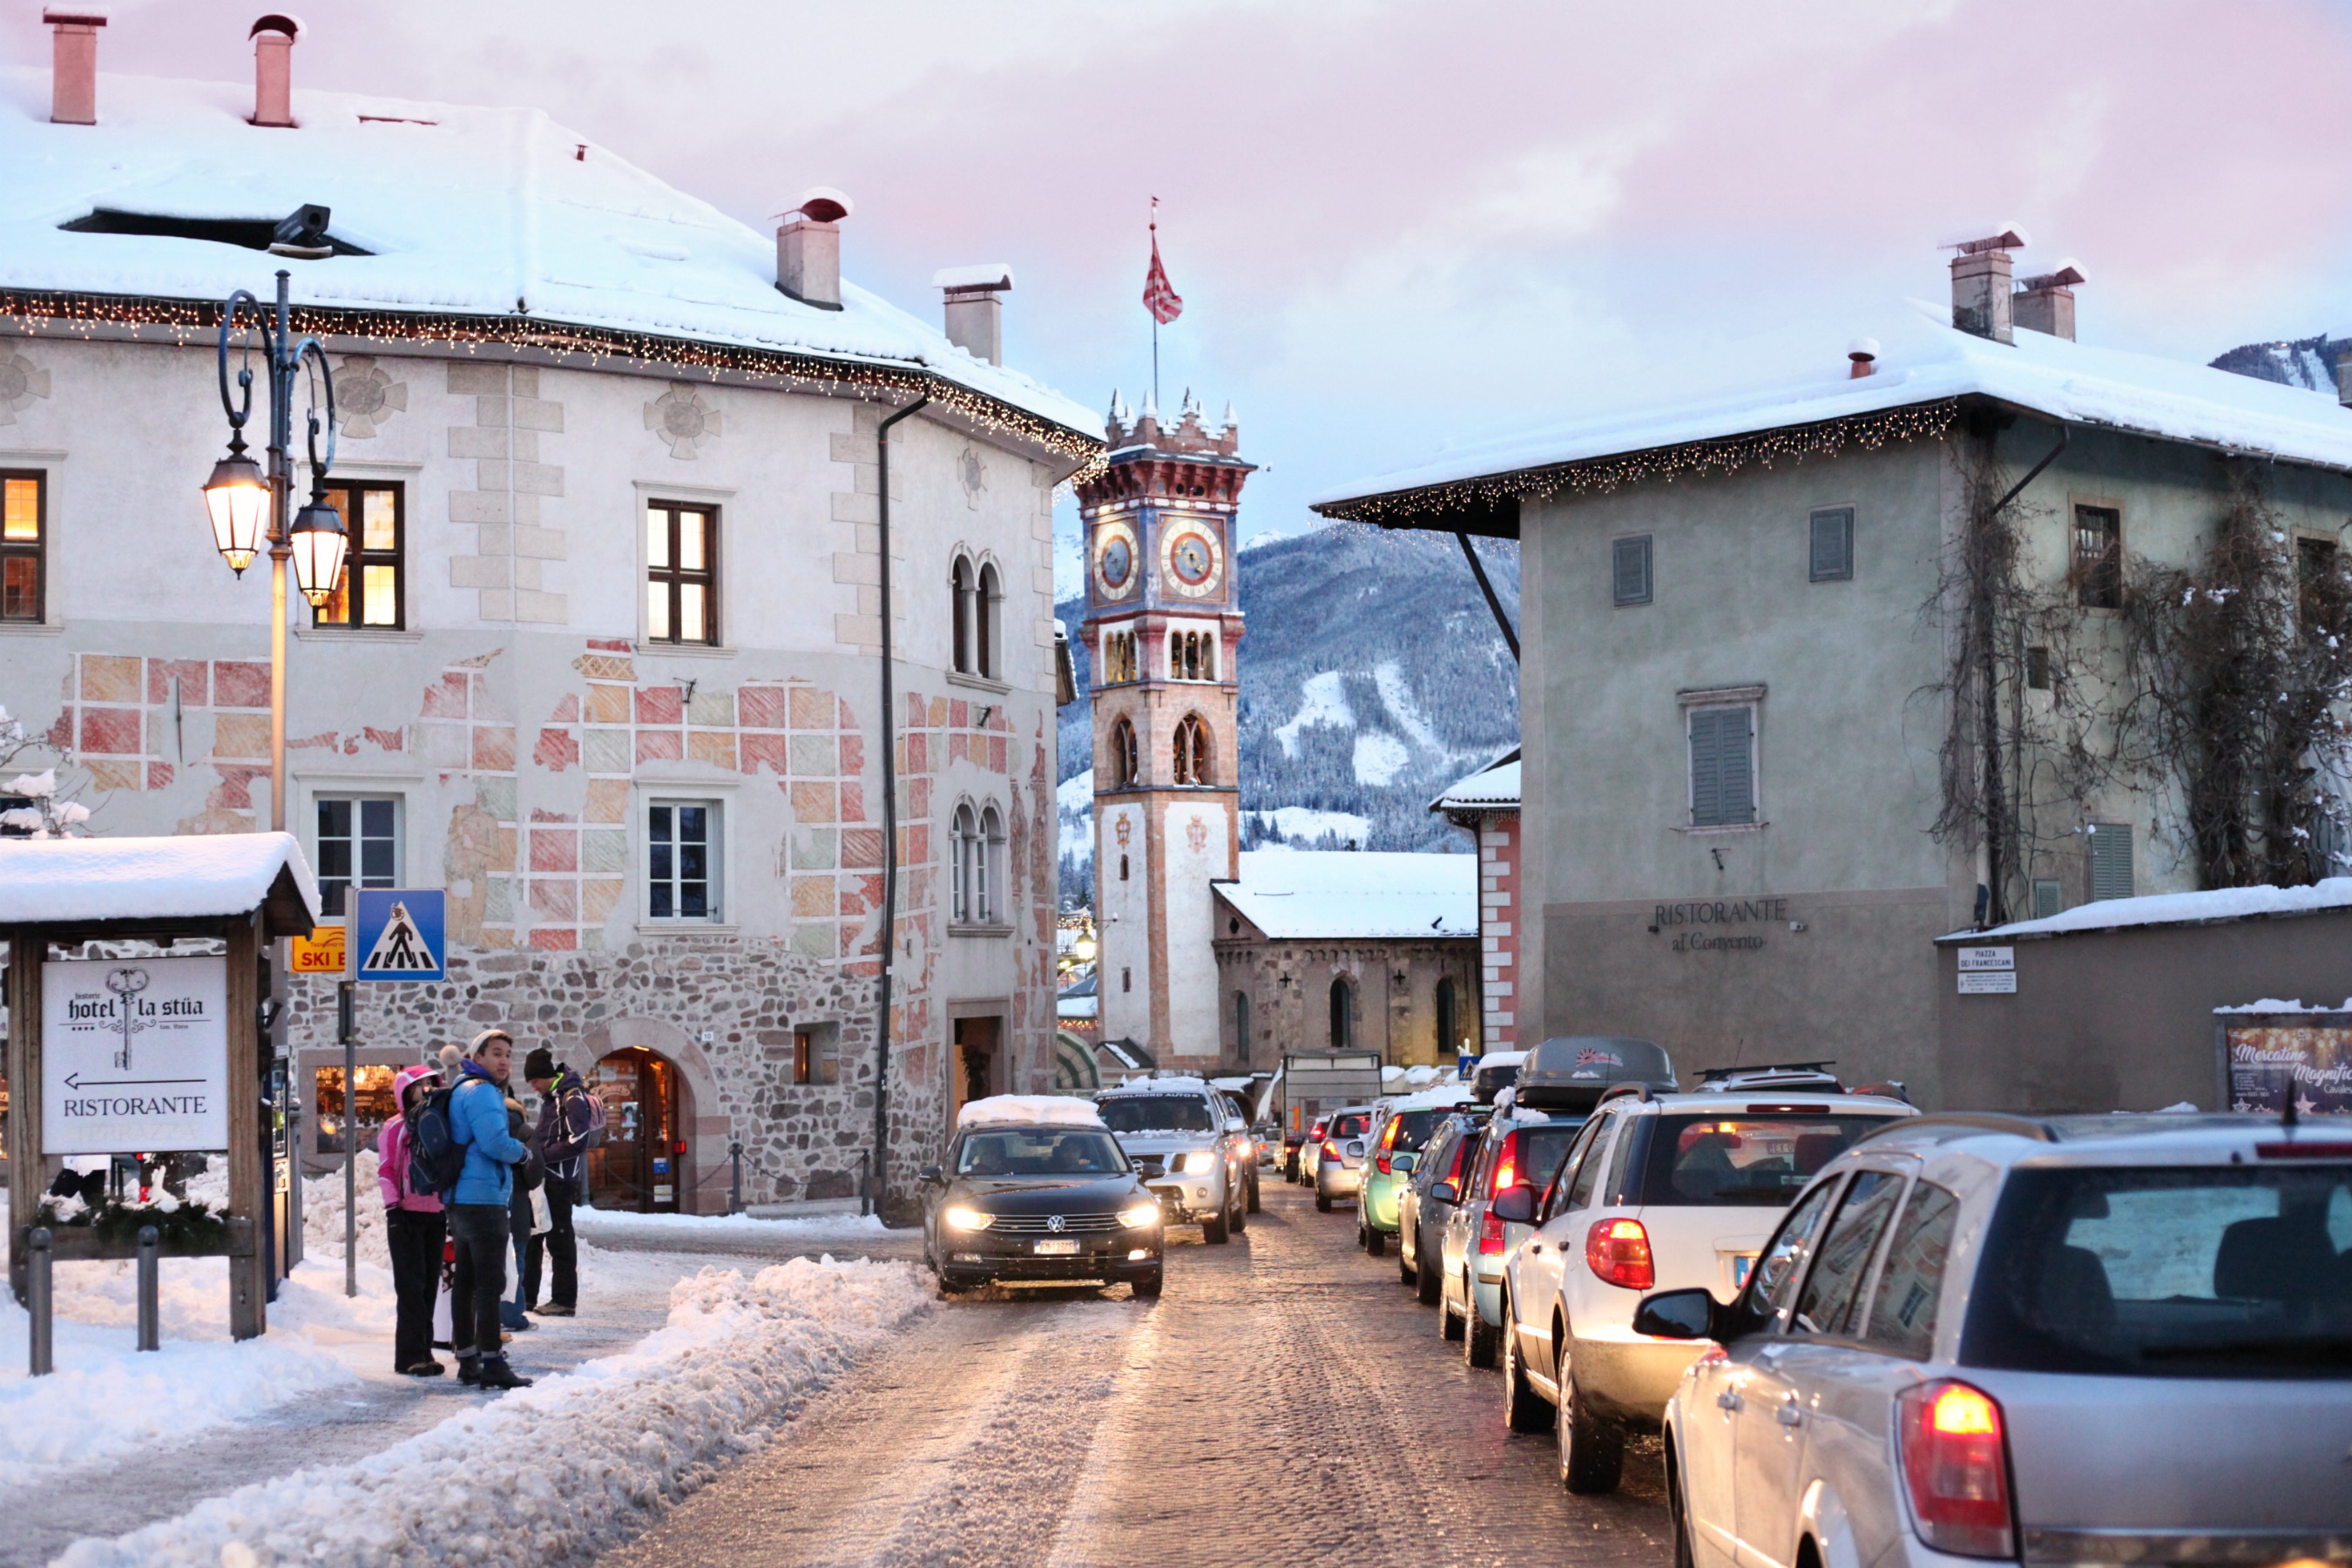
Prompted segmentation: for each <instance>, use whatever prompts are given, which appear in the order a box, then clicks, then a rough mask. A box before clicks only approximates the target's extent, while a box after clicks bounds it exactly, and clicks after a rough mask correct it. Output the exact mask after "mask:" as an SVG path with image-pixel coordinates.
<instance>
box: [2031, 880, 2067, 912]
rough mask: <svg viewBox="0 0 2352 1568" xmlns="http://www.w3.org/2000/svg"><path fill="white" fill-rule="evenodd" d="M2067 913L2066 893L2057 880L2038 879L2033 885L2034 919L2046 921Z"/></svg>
mask: <svg viewBox="0 0 2352 1568" xmlns="http://www.w3.org/2000/svg"><path fill="white" fill-rule="evenodd" d="M2065 912H2066V893H2065V889H2063V888H2061V887H2060V886H2059V885H2058V883H2057V881H2056V879H2053V878H2049V877H2042V878H2037V879H2035V881H2034V884H2033V918H2034V919H2035V920H2038V921H2046V920H2048V919H2049V918H2050V917H2051V916H2052V915H2057V914H2063V913H2065Z"/></svg>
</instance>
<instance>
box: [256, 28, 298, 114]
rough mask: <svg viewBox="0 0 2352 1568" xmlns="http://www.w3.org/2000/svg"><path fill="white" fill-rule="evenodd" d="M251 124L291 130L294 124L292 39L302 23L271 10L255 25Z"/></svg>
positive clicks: (295, 37) (296, 36) (295, 36)
mask: <svg viewBox="0 0 2352 1568" xmlns="http://www.w3.org/2000/svg"><path fill="white" fill-rule="evenodd" d="M301 36H302V23H301V21H300V20H299V18H297V17H293V16H287V15H286V14H285V13H284V12H282V11H272V12H271V13H270V14H269V15H268V16H264V17H262V18H261V19H260V20H259V21H257V22H256V23H254V25H253V31H252V32H251V33H249V34H248V35H247V37H250V38H252V39H253V122H254V123H255V124H256V125H276V126H281V127H286V128H289V129H290V128H291V127H292V126H293V124H294V40H295V39H297V38H299V37H301Z"/></svg>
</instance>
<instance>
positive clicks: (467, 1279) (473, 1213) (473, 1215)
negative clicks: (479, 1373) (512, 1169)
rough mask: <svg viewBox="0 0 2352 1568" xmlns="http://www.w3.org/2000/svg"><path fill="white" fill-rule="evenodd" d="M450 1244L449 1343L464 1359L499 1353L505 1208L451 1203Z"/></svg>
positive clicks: (446, 1210)
mask: <svg viewBox="0 0 2352 1568" xmlns="http://www.w3.org/2000/svg"><path fill="white" fill-rule="evenodd" d="M442 1212H443V1213H445V1214H446V1215H448V1216H449V1239H450V1240H452V1241H454V1242H456V1243H457V1277H456V1278H455V1279H452V1280H451V1281H450V1285H449V1344H450V1348H452V1349H453V1350H455V1351H456V1352H457V1355H458V1358H459V1359H460V1360H463V1359H464V1358H465V1357H467V1356H470V1355H475V1354H481V1355H487V1356H495V1355H498V1354H499V1297H501V1296H503V1295H505V1294H506V1293H507V1246H508V1242H507V1234H508V1232H507V1206H506V1205H504V1204H450V1205H447V1206H446V1208H444V1210H443V1211H442Z"/></svg>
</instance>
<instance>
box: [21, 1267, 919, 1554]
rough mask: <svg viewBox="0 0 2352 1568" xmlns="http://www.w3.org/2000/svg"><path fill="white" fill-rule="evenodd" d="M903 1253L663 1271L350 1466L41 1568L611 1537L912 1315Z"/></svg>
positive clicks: (704, 1476)
mask: <svg viewBox="0 0 2352 1568" xmlns="http://www.w3.org/2000/svg"><path fill="white" fill-rule="evenodd" d="M927 1303H928V1294H927V1292H926V1291H925V1289H924V1288H923V1283H922V1280H921V1278H920V1276H919V1275H918V1273H917V1272H916V1270H915V1269H914V1268H911V1267H909V1266H908V1265H906V1264H903V1263H868V1262H846V1263H837V1262H835V1261H834V1260H833V1259H832V1258H824V1259H822V1260H819V1261H812V1260H810V1259H808V1258H794V1259H793V1260H792V1261H791V1262H789V1263H782V1264H778V1265H776V1266H774V1267H772V1268H762V1269H761V1270H760V1272H759V1273H758V1274H756V1275H754V1276H753V1277H752V1278H751V1279H745V1278H744V1277H743V1275H742V1273H741V1272H740V1270H735V1269H718V1268H704V1269H703V1270H701V1271H700V1272H699V1273H698V1274H696V1275H693V1276H691V1277H689V1278H688V1279H681V1280H679V1281H678V1282H677V1287H676V1288H675V1289H673V1290H672V1292H671V1295H670V1311H669V1321H668V1324H667V1326H666V1327H664V1328H662V1329H661V1330H659V1331H656V1332H655V1333H653V1334H652V1335H650V1336H648V1337H647V1338H646V1340H645V1341H644V1342H641V1343H639V1344H638V1345H636V1346H635V1347H634V1348H633V1349H631V1350H628V1351H626V1352H623V1353H621V1354H619V1355H614V1356H608V1357H606V1358H604V1360H601V1361H595V1362H591V1363H587V1364H586V1365H583V1366H582V1367H580V1368H578V1369H577V1370H576V1371H573V1372H572V1373H564V1374H562V1375H560V1376H556V1377H551V1378H548V1379H545V1380H543V1381H542V1382H541V1384H539V1385H538V1386H536V1387H533V1388H528V1389H522V1390H519V1391H517V1392H515V1393H512V1394H505V1395H502V1396H500V1397H499V1398H498V1399H496V1400H494V1401H489V1402H486V1403H485V1404H484V1405H482V1406H481V1407H480V1408H478V1409H474V1410H469V1411H467V1412H466V1413H465V1414H462V1415H455V1416H452V1417H451V1418H450V1419H448V1420H446V1421H445V1422H443V1423H442V1424H441V1425H440V1426H436V1427H435V1428H434V1429H433V1430H431V1431H430V1432H425V1433H423V1434H421V1435H419V1436H415V1437H412V1438H410V1439H408V1440H407V1441H406V1442H404V1443H401V1444H399V1445H397V1446H395V1447H392V1448H389V1449H387V1450H385V1451H384V1452H383V1453H381V1454H377V1455H374V1456H373V1457H372V1458H368V1459H366V1460H363V1461H362V1462H361V1463H359V1464H355V1465H346V1466H341V1467H338V1468H331V1469H321V1470H301V1471H298V1472H296V1473H295V1474H293V1475H290V1476H285V1477H281V1478H279V1479H275V1480H270V1481H265V1482H261V1483H258V1484H257V1485H254V1486H248V1487H241V1488H239V1489H237V1490H236V1491H234V1492H231V1493H229V1494H228V1495H227V1496H226V1497H218V1498H213V1499H210V1500H207V1501H205V1502H203V1503H200V1504H198V1505H197V1506H196V1507H195V1508H194V1509H192V1510H189V1511H188V1512H187V1513H184V1514H183V1515H181V1516H180V1517H179V1518H177V1519H173V1520H165V1521H162V1522H160V1523H157V1524H152V1525H149V1526H147V1527H146V1528H144V1529H142V1530H138V1531H132V1532H131V1533H130V1534H128V1535H124V1536H121V1537H118V1538H116V1539H114V1540H112V1541H100V1540H89V1541H82V1542H76V1543H75V1544H74V1546H73V1547H71V1548H70V1549H69V1550H68V1551H67V1552H65V1554H64V1555H63V1556H61V1557H60V1558H58V1564H59V1568H131V1565H132V1564H141V1565H145V1564H164V1563H169V1564H187V1565H190V1568H196V1565H202V1568H213V1565H215V1564H230V1565H236V1564H248V1563H249V1564H254V1565H257V1568H262V1565H269V1564H277V1563H297V1562H302V1563H308V1562H314V1561H317V1562H335V1563H350V1564H353V1565H354V1568H359V1565H365V1568H394V1565H410V1564H425V1563H436V1564H437V1563H452V1562H464V1563H477V1564H515V1565H516V1568H523V1565H529V1568H546V1565H548V1564H551V1563H564V1562H572V1561H582V1560H584V1559H586V1558H587V1557H588V1556H590V1555H592V1554H593V1553H594V1552H599V1551H602V1550H604V1549H606V1548H609V1547H612V1546H614V1545H616V1544H618V1543H619V1542H622V1541H624V1540H625V1539H627V1538H628V1537H629V1536H630V1535H632V1534H634V1533H635V1531H636V1530H638V1529H640V1528H642V1527H643V1525H644V1524H646V1522H648V1521H650V1519H651V1518H652V1517H653V1516H654V1515H656V1514H657V1513H659V1512H660V1511H661V1510H664V1509H666V1508H667V1507H668V1506H669V1505H671V1504H673V1503H675V1502H677V1500H680V1499H681V1498H684V1497H686V1496H687V1495H688V1494H689V1493H691V1492H693V1491H694V1490H696V1489H698V1488H699V1487H700V1486H701V1485H702V1484H703V1483H704V1482H706V1481H707V1480H709V1479H710V1478H711V1477H712V1476H713V1475H714V1474H716V1473H717V1471H718V1470H719V1468H721V1467H722V1466H724V1465H725V1464H726V1463H727V1462H728V1461H729V1460H730V1459H732V1458H734V1457H736V1456H737V1455H740V1454H742V1453H745V1452H748V1451H750V1450H751V1449H753V1448H756V1447H759V1446H760V1445H761V1443H762V1442H764V1441H765V1440H766V1438H767V1436H768V1435H769V1432H770V1430H771V1428H772V1425H773V1424H774V1423H775V1422H776V1421H777V1420H778V1419H779V1418H781V1417H782V1415H786V1414H789V1410H788V1405H790V1404H791V1403H792V1402H793V1401H796V1400H798V1399H799V1398H801V1397H803V1396H805V1395H806V1394H810V1393H812V1392H814V1390H816V1389H818V1388H820V1387H822V1386H824V1384H826V1383H828V1382H829V1381H830V1380H831V1379H832V1378H833V1377H834V1376H835V1375H836V1374H837V1373H840V1372H841V1371H842V1370H843V1369H845V1367H847V1366H848V1365H850V1364H851V1363H854V1362H855V1361H856V1360H857V1359H858V1358H859V1357H860V1356H862V1355H864V1354H866V1353H867V1352H870V1351H872V1350H873V1349H874V1348H876V1347H877V1345H879V1344H880V1343H881V1342H883V1340H884V1339H885V1338H887V1336H888V1334H889V1332H890V1331H892V1330H893V1329H895V1328H897V1327H898V1325H900V1324H902V1323H904V1322H905V1321H907V1320H908V1319H909V1318H911V1317H913V1316H915V1315H916V1314H918V1313H919V1312H921V1311H923V1310H926V1307H927Z"/></svg>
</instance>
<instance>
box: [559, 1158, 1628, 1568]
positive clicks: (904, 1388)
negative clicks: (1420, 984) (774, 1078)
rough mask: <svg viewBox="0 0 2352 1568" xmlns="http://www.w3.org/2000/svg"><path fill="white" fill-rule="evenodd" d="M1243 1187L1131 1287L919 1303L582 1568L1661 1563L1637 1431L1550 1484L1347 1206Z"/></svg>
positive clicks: (1541, 1444)
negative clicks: (1235, 1221)
mask: <svg viewBox="0 0 2352 1568" xmlns="http://www.w3.org/2000/svg"><path fill="white" fill-rule="evenodd" d="M1265 1204H1266V1206H1265V1213H1263V1214H1261V1215H1255V1216H1254V1217H1253V1218H1252V1220H1251V1222H1250V1227H1249V1230H1248V1232H1247V1233H1246V1235H1244V1236H1243V1237H1236V1238H1235V1240H1234V1244H1233V1245H1231V1246H1229V1247H1200V1246H1196V1245H1181V1246H1179V1247H1176V1248H1174V1249H1173V1250H1172V1252H1171V1258H1170V1261H1169V1270H1168V1291H1167V1294H1166V1296H1165V1297H1164V1298H1162V1299H1161V1300H1160V1302H1159V1303H1157V1304H1156V1305H1146V1304H1144V1303H1141V1302H1137V1301H1130V1300H1126V1299H1125V1292H1123V1291H1122V1292H1118V1293H1116V1294H1117V1296H1118V1299H1116V1300H1104V1299H1101V1298H1098V1297H1097V1296H1095V1295H1094V1294H1093V1293H1091V1292H1063V1291H1051V1292H1043V1293H1039V1292H1033V1291H1022V1292H991V1293H989V1294H987V1295H983V1296H981V1297H977V1298H970V1299H964V1300H957V1301H953V1302H948V1303H943V1304H941V1306H940V1309H939V1310H936V1311H934V1312H932V1313H930V1314H929V1316H927V1317H925V1318H922V1319H919V1320H918V1321H916V1322H915V1323H913V1324H912V1325H910V1327H909V1328H908V1330H907V1331H906V1332H905V1333H904V1335H903V1336H902V1337H901V1338H900V1339H899V1341H898V1343H897V1344H896V1346H895V1347H894V1348H893V1349H892V1350H891V1351H890V1352H887V1354H886V1355H884V1356H883V1357H881V1358H880V1359H877V1360H876V1361H874V1362H871V1363H868V1364H867V1365H866V1366H865V1367H863V1368H861V1369H860V1371H859V1373H857V1375H856V1376H855V1377H853V1378H851V1379H849V1380H847V1381H846V1382H845V1383H844V1384H841V1385H840V1386H838V1387H837V1388H836V1389H835V1391H834V1392H832V1393H831V1394H826V1395H824V1396H822V1397H821V1398H819V1399H818V1400H817V1401H816V1402H814V1403H813V1404H812V1405H811V1406H810V1407H809V1408H808V1409H807V1410H806V1411H805V1412H803V1414H802V1415H800V1416H799V1417H798V1418H797V1419H795V1420H794V1421H793V1422H792V1423H791V1424H790V1425H788V1426H785V1427H784V1428H783V1430H782V1433H781V1435H780V1436H778V1437H777V1439H776V1440H775V1441H774V1442H772V1443H771V1444H770V1445H769V1446H768V1447H766V1448H765V1449H764V1450H762V1451H761V1452H760V1453H758V1454H755V1455H753V1456H751V1458H747V1459H745V1460H744V1461H742V1462H741V1463H740V1464H739V1465H738V1466H737V1467H736V1468H733V1469H731V1470H730V1471H728V1472H726V1473H724V1474H723V1475H721V1476H720V1477H719V1479H717V1480H716V1481H714V1482H712V1483H711V1484H710V1485H709V1486H708V1487H706V1488H705V1489H703V1490H702V1491H700V1492H699V1493H698V1494H697V1495H696V1496H694V1497H693V1498H690V1499H689V1500H687V1501H686V1502H685V1503H683V1504H681V1505H680V1506H679V1507H678V1508H677V1510H675V1511H673V1512H672V1513H671V1514H670V1515H669V1516H668V1517H667V1519H666V1520H665V1521H663V1522H662V1523H661V1524H660V1525H658V1526H656V1528H655V1529H654V1530H653V1531H650V1532H649V1533H647V1534H646V1535H645V1536H643V1537H642V1538H640V1539H639V1540H638V1541H636V1542H634V1543H633V1544H632V1545H630V1546H628V1547H626V1548H624V1549H622V1550H620V1551H617V1552H608V1553H607V1554H605V1556H604V1557H603V1558H602V1559H600V1560H599V1562H600V1568H688V1565H696V1568H699V1565H701V1564H707V1563H728V1564H730V1568H769V1565H777V1568H782V1565H784V1564H793V1565H800V1564H825V1565H828V1568H830V1565H835V1564H844V1565H845V1564H852V1563H857V1564H894V1565H895V1564H917V1563H921V1564H934V1563H936V1564H957V1565H960V1568H982V1565H987V1564H1008V1565H1009V1564H1023V1565H1028V1564H1048V1565H1050V1568H1095V1565H1097V1564H1100V1565H1104V1568H1108V1565H1110V1564H1133V1563H1147V1562H1148V1563H1204V1564H1205V1563H1215V1564H1219V1565H1221V1568H1222V1565H1227V1564H1232V1563H1273V1562H1284V1561H1339V1560H1344V1561H1347V1562H1349V1563H1365V1564H1381V1565H1386V1564H1392V1563H1395V1564H1403V1563H1462V1564H1486V1563H1495V1564H1509V1565H1511V1568H1520V1565H1522V1564H1525V1563H1528V1562H1532V1561H1562V1560H1564V1561H1569V1562H1573V1563H1579V1564H1580V1565H1581V1564H1591V1565H1593V1568H1620V1565H1623V1568H1655V1565H1660V1564H1664V1563H1668V1562H1669V1561H1671V1559H1672V1555H1673V1553H1672V1550H1671V1547H1670V1545H1669V1537H1668V1535H1667V1531H1666V1516H1665V1510H1664V1506H1663V1502H1662V1493H1661V1491H1660V1487H1659V1473H1658V1464H1657V1458H1656V1449H1655V1447H1654V1445H1653V1446H1644V1447H1637V1448H1636V1449H1635V1450H1634V1451H1633V1453H1632V1454H1630V1455H1629V1456H1628V1458H1627V1464H1626V1475H1625V1486H1624V1489H1623V1490H1622V1492H1621V1493H1619V1494H1618V1495H1617V1496H1615V1497H1610V1498H1589V1499H1588V1498H1571V1497H1570V1496H1569V1495H1568V1494H1567V1493H1565V1492H1564V1491H1562V1490H1561V1489H1560V1487H1559V1483H1558V1481H1557V1480H1556V1479H1554V1468H1553V1466H1554V1460H1553V1450H1552V1443H1551V1439H1550V1438H1549V1437H1516V1438H1515V1437H1511V1436H1508V1435H1507V1433H1506V1432H1505V1431H1504V1428H1503V1424H1502V1417H1501V1398H1500V1390H1499V1389H1498V1387H1497V1385H1496V1374H1495V1373H1490V1372H1473V1371H1470V1370H1469V1369H1467V1368H1465V1366H1464V1365H1463V1363H1462V1359H1461V1356H1460V1354H1459V1353H1458V1352H1456V1351H1455V1349H1454V1347H1453V1346H1450V1345H1447V1344H1445V1343H1444V1342H1441V1341H1440V1340H1439V1339H1438V1337H1437V1329H1436V1323H1435V1318H1434V1314H1433V1313H1432V1312H1431V1311H1430V1310H1427V1309H1425V1308H1422V1307H1419V1306H1416V1305H1415V1304H1414V1303H1413V1299H1412V1292H1411V1291H1409V1290H1407V1289H1402V1288H1401V1287H1400V1285H1399V1284H1398V1280H1397V1269H1396V1264H1395V1261H1394V1259H1393V1258H1379V1259H1375V1258H1367V1257H1365V1256H1364V1255H1363V1254H1362V1253H1360V1252H1359V1251H1357V1250H1355V1248H1354V1247H1353V1246H1352V1241H1353V1234H1354V1221H1353V1216H1352V1215H1349V1214H1346V1213H1342V1214H1337V1215H1318V1214H1316V1213H1315V1212H1314V1209H1313V1206H1312V1205H1310V1204H1309V1203H1308V1202H1307V1200H1306V1198H1305V1197H1304V1196H1303V1195H1301V1194H1299V1193H1298V1191H1297V1189H1295V1188H1291V1187H1286V1186H1279V1185H1274V1184H1269V1185H1268V1186H1267V1187H1266V1189H1265ZM1196 1235H1197V1233H1196V1232H1190V1231H1180V1232H1178V1233H1177V1236H1178V1237H1179V1238H1182V1239H1183V1240H1185V1241H1188V1242H1189V1240H1190V1238H1191V1237H1194V1236H1196Z"/></svg>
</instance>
